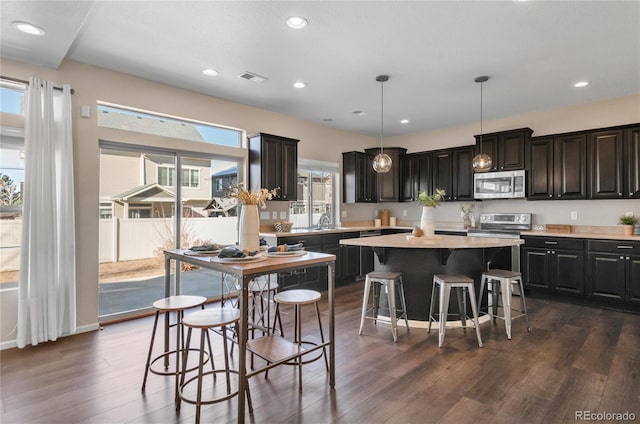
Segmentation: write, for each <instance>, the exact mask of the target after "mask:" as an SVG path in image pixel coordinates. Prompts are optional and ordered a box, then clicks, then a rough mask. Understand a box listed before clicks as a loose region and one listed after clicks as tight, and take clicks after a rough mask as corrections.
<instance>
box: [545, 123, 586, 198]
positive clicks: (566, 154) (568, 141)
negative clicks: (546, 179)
mask: <svg viewBox="0 0 640 424" xmlns="http://www.w3.org/2000/svg"><path fill="white" fill-rule="evenodd" d="M554 143H555V146H554V157H553V160H554V173H553V176H554V178H553V180H554V185H555V195H556V197H557V198H558V199H586V198H587V149H586V147H587V143H586V136H585V134H577V135H564V136H558V137H556V138H555V141H554Z"/></svg>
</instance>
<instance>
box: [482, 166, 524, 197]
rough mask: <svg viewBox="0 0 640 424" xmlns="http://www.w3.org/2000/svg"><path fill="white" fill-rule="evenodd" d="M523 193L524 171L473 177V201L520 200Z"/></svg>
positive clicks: (491, 173)
mask: <svg viewBox="0 0 640 424" xmlns="http://www.w3.org/2000/svg"><path fill="white" fill-rule="evenodd" d="M525 193H526V185H525V171H524V170H518V171H504V172H487V173H478V174H474V175H473V198H474V199H520V198H524V197H525Z"/></svg>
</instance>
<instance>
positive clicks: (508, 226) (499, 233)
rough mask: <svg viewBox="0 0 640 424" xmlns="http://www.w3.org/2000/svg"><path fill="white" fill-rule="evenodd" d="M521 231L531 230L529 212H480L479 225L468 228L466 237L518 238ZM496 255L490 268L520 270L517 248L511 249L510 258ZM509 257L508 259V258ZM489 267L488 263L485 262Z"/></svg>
mask: <svg viewBox="0 0 640 424" xmlns="http://www.w3.org/2000/svg"><path fill="white" fill-rule="evenodd" d="M521 231H531V214H530V213H483V214H480V227H479V228H469V229H468V230H467V236H468V237H498V238H520V232H521ZM508 256H509V255H507V256H506V257H504V255H502V256H497V257H495V258H493V259H492V260H491V267H492V268H505V267H506V268H507V269H512V270H514V271H519V270H520V254H519V249H517V248H514V249H511V255H510V256H511V258H509V257H508ZM509 259H510V260H509ZM487 267H489V264H487Z"/></svg>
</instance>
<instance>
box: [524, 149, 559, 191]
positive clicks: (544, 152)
mask: <svg viewBox="0 0 640 424" xmlns="http://www.w3.org/2000/svg"><path fill="white" fill-rule="evenodd" d="M528 173H529V175H528V178H529V181H528V184H529V199H552V198H553V197H554V194H553V136H551V137H535V138H532V139H531V142H530V143H529V172H528Z"/></svg>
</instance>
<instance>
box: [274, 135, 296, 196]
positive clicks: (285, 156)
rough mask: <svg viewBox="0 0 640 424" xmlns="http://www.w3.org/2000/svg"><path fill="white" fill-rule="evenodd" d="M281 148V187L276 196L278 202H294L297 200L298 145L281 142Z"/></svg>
mask: <svg viewBox="0 0 640 424" xmlns="http://www.w3.org/2000/svg"><path fill="white" fill-rule="evenodd" d="M281 148H282V165H281V169H280V172H281V185H280V190H279V191H278V195H279V197H280V200H286V201H294V200H297V199H298V143H297V142H290V141H283V142H282V145H281Z"/></svg>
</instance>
